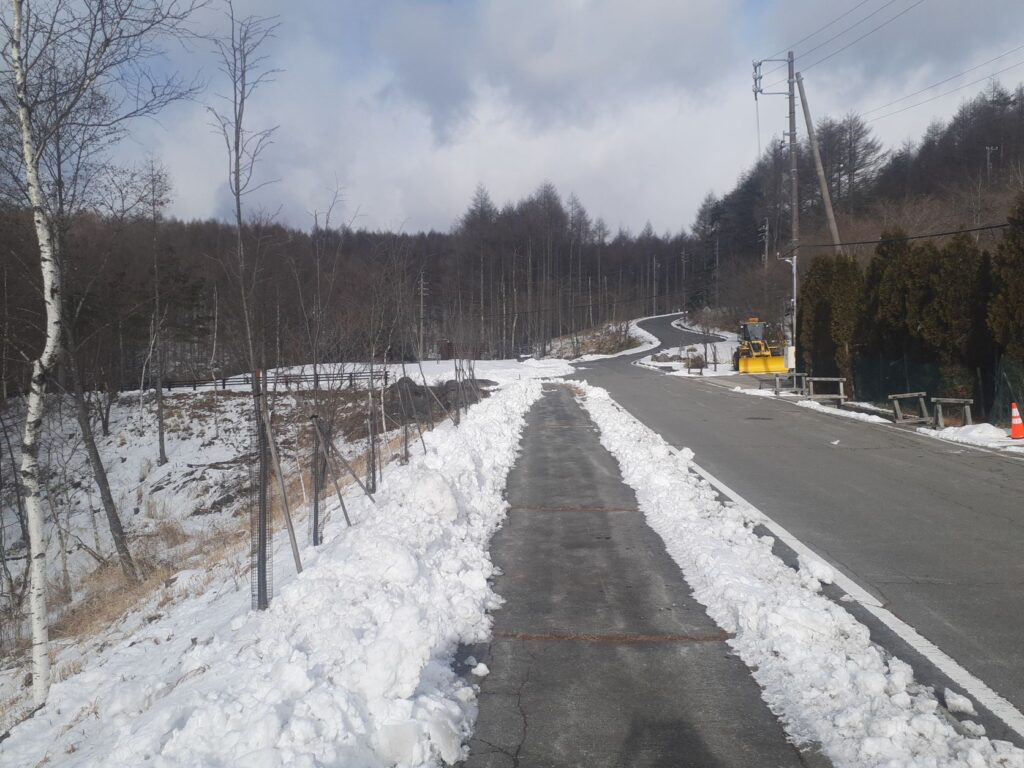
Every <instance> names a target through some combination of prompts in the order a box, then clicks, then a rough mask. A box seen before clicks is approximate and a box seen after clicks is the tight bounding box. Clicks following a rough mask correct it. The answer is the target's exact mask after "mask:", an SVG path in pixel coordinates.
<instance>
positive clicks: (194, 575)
mask: <svg viewBox="0 0 1024 768" xmlns="http://www.w3.org/2000/svg"><path fill="white" fill-rule="evenodd" d="M540 388H541V385H540V383H539V382H537V381H534V380H528V381H522V382H516V383H512V384H509V385H508V386H507V387H506V388H504V389H503V390H501V391H500V392H499V393H498V394H496V395H494V396H493V397H491V398H489V399H487V400H485V401H483V402H482V403H480V404H478V405H476V406H474V407H473V408H471V409H470V411H469V412H468V414H467V415H466V416H465V417H464V418H463V421H462V424H461V426H460V427H458V428H455V427H453V426H452V425H451V424H445V425H443V426H440V427H439V428H438V429H437V430H435V431H434V432H430V433H428V434H427V435H426V436H425V437H426V443H427V452H426V454H425V455H422V454H421V453H420V455H416V456H414V457H413V459H412V461H411V462H410V463H409V464H408V465H406V466H399V465H391V466H389V467H388V468H387V469H386V470H385V476H384V480H383V483H382V486H381V491H380V493H379V494H378V495H377V497H376V500H377V503H376V504H372V503H371V502H370V501H369V500H368V499H366V498H365V497H362V496H356V495H352V494H350V498H349V499H347V503H348V506H349V511H350V514H351V515H352V516H353V520H354V522H355V523H356V524H355V525H354V526H353V527H352V528H345V527H343V524H342V523H341V522H340V516H339V515H338V514H337V513H336V514H335V519H334V521H333V522H332V524H331V525H330V526H329V529H328V530H329V532H330V537H329V540H328V542H327V543H326V544H324V545H323V546H321V547H320V548H319V549H318V550H314V549H313V548H311V547H306V548H304V549H303V551H302V557H303V561H304V563H305V565H306V568H305V570H304V572H303V573H302V574H301V575H298V576H296V575H295V574H294V571H293V567H292V566H291V564H290V562H289V560H288V558H287V557H286V556H284V552H283V551H279V552H278V554H277V556H276V557H275V560H276V572H275V581H276V583H277V585H278V588H279V593H278V594H277V595H276V597H275V598H274V601H273V602H272V604H271V607H270V609H269V610H268V611H266V612H263V613H254V612H251V611H250V610H249V583H248V575H247V574H246V573H245V572H244V570H242V571H241V572H240V570H239V564H238V563H234V564H232V563H225V564H221V565H217V566H214V567H213V568H211V569H210V570H209V571H207V572H184V573H179V574H177V575H176V577H175V579H174V580H173V582H172V583H169V584H168V586H167V587H166V591H165V593H164V594H161V595H158V596H155V597H154V598H153V599H152V600H151V601H150V602H149V603H148V604H147V605H144V606H141V607H140V610H139V611H138V612H137V616H138V619H136V620H132V621H131V624H132V628H131V631H130V632H125V634H124V635H121V634H120V633H118V632H117V631H116V628H115V630H113V631H111V632H110V633H109V634H108V636H107V637H106V638H104V642H103V643H102V644H100V645H96V646H91V647H90V648H89V649H88V652H87V653H83V654H82V656H81V657H80V665H81V671H80V672H78V673H77V674H72V675H71V676H69V677H68V679H66V680H63V681H62V682H58V683H57V684H55V685H54V686H53V688H52V690H51V694H50V700H49V702H48V704H47V706H46V707H45V708H44V709H43V710H41V711H40V712H38V713H37V714H36V715H35V716H34V717H32V718H30V719H29V720H27V721H25V722H24V723H22V724H21V725H19V726H17V727H16V728H14V729H13V731H12V732H11V735H10V737H9V738H8V739H7V740H6V741H5V742H3V743H2V744H0V763H2V764H3V765H12V766H14V765H35V764H38V763H39V762H40V761H43V760H48V761H49V763H50V764H59V765H62V766H97V765H103V766H138V765H142V764H148V765H153V766H172V765H174V766H199V765H202V766H234V765H241V764H251V765H260V766H273V765H289V766H292V765H296V766H312V765H346V766H385V765H395V764H400V765H430V764H436V763H437V761H438V759H444V760H446V761H448V762H451V761H454V760H455V759H457V758H458V757H459V756H460V755H461V750H462V747H461V744H462V741H463V739H464V737H465V736H466V735H467V734H468V732H469V728H470V726H471V723H472V721H473V718H474V717H475V709H476V708H475V703H474V698H475V692H474V690H473V688H472V687H470V686H468V685H467V684H466V683H465V682H463V681H462V680H461V679H460V678H459V677H457V676H456V675H455V673H454V672H453V671H452V668H451V662H452V657H453V654H454V652H455V649H456V647H457V645H458V644H459V643H460V642H474V641H480V640H482V639H484V638H485V637H486V635H487V632H488V629H489V619H488V617H487V615H486V610H487V609H488V608H491V607H494V606H495V605H496V601H497V600H498V598H497V597H496V596H495V595H494V593H493V592H492V591H491V589H490V587H489V586H488V583H487V577H488V576H489V575H490V574H491V571H492V566H491V563H490V560H489V557H488V554H487V548H488V542H489V539H490V536H491V534H492V533H493V531H494V530H495V528H496V527H497V526H498V525H499V524H500V522H501V520H502V518H503V516H504V514H505V509H506V502H505V501H504V500H503V499H502V490H503V487H504V484H505V476H506V474H507V472H508V470H509V468H510V467H511V465H512V463H513V462H514V460H515V457H516V454H517V451H518V444H519V435H520V432H521V429H522V424H523V417H524V414H525V412H526V410H527V409H528V408H529V406H530V404H531V403H532V402H533V401H534V400H535V399H536V398H537V397H538V396H539V394H540ZM277 544H278V550H282V549H283V547H284V541H281V540H279V541H278V542H277Z"/></svg>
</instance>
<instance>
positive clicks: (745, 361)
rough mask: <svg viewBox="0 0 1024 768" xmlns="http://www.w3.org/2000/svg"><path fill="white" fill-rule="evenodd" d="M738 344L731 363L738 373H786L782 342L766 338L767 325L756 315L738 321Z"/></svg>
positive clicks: (787, 369)
mask: <svg viewBox="0 0 1024 768" xmlns="http://www.w3.org/2000/svg"><path fill="white" fill-rule="evenodd" d="M739 337H740V346H739V349H737V350H736V354H735V356H734V359H733V364H734V365H735V367H736V370H738V371H739V372H740V373H787V372H788V371H789V367H788V366H787V364H786V354H785V345H784V343H780V342H776V341H772V340H770V339H769V338H768V326H767V324H766V323H763V322H761V321H760V320H759V319H758V318H756V317H751V318H748V319H747V320H746V321H745V322H742V323H740V332H739Z"/></svg>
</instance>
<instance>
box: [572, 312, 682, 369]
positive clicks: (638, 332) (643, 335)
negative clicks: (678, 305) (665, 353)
mask: <svg viewBox="0 0 1024 768" xmlns="http://www.w3.org/2000/svg"><path fill="white" fill-rule="evenodd" d="M678 314H679V313H678V312H670V313H668V314H667V315H649V316H647V317H638V318H636V319H635V320H630V321H629V335H630V336H633V337H634V338H636V339H639V340H640V343H639V344H638V345H637V346H635V347H630V348H629V349H623V350H621V351H619V352H613V353H612V354H610V355H598V354H590V355H582V356H580V357H577V358H576V359H574V360H573V362H574V363H591V362H593V361H594V360H607V359H608V358H610V357H622V356H623V355H639V354H642V353H643V352H650V351H651V350H653V349H657V348H658V347H660V346H661V340H660V339H659V338H658V337H657V336H655V335H654V334H653V333H650V332H649V331H645V330H644V329H643V328H641V327H640V326H639V323H642V322H643V321H644V320H654V319H656V318H659V317H673V316H675V315H678Z"/></svg>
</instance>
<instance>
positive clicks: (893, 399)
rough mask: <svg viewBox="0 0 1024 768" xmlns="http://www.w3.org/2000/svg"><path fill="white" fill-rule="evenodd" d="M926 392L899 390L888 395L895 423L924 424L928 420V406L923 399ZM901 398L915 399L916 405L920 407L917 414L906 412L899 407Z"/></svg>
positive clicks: (926, 394)
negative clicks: (898, 392) (894, 393)
mask: <svg viewBox="0 0 1024 768" xmlns="http://www.w3.org/2000/svg"><path fill="white" fill-rule="evenodd" d="M927 396H928V393H927V392H901V393H900V394H896V395H889V402H890V403H892V413H893V416H894V417H895V418H894V420H895V422H896V423H897V424H925V423H927V422H928V421H930V417H929V416H928V406H927V404H926V403H925V401H924V399H925V397H927ZM901 400H917V407H918V408H919V409H920V413H919V414H918V415H916V416H915V415H912V414H907V413H904V412H903V408H901V407H900V401H901Z"/></svg>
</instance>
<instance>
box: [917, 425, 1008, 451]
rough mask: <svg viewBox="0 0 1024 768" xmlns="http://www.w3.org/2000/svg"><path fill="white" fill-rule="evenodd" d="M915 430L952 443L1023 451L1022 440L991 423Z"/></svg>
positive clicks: (999, 449)
mask: <svg viewBox="0 0 1024 768" xmlns="http://www.w3.org/2000/svg"><path fill="white" fill-rule="evenodd" d="M917 432H918V434H921V435H927V436H928V437H934V438H936V439H938V440H948V441H950V442H953V443H962V444H964V445H976V446H979V447H982V448H991V449H993V450H998V451H1007V452H1009V453H1024V440H1013V439H1011V438H1010V436H1009V435H1008V434H1007V432H1006V430H1005V429H1001V428H999V427H996V426H993V425H992V424H971V425H969V426H964V427H946V428H944V429H929V428H928V427H918V428H917Z"/></svg>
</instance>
